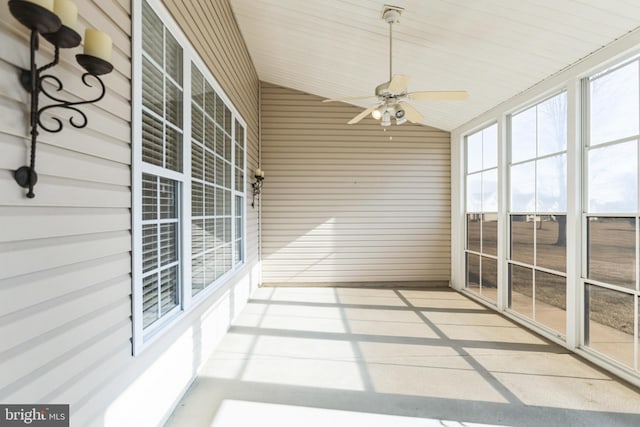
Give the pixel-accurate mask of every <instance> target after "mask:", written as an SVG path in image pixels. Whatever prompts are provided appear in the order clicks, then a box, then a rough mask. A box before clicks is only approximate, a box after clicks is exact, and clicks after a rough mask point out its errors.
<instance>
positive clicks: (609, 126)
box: [589, 61, 640, 145]
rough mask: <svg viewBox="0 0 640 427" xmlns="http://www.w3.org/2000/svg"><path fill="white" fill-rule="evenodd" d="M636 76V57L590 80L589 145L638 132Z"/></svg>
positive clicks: (638, 91) (639, 117)
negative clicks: (634, 59)
mask: <svg viewBox="0 0 640 427" xmlns="http://www.w3.org/2000/svg"><path fill="white" fill-rule="evenodd" d="M638 78H639V76H638V61H634V62H632V63H630V64H628V65H625V66H623V67H621V68H619V69H617V70H615V71H612V72H610V73H608V74H605V75H602V76H599V77H597V78H594V79H592V80H591V82H590V101H591V102H590V105H589V107H590V128H591V132H590V143H591V145H597V144H601V143H603V142H608V141H615V140H618V139H622V138H626V137H629V136H634V135H638V133H639V132H640V130H639V129H638V126H639V120H640V106H639V98H640V90H639V86H638Z"/></svg>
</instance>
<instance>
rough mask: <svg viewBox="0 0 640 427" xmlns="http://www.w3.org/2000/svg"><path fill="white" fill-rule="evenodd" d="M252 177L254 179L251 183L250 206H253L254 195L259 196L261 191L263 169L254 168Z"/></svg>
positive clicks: (254, 201)
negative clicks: (251, 196) (251, 195)
mask: <svg viewBox="0 0 640 427" xmlns="http://www.w3.org/2000/svg"><path fill="white" fill-rule="evenodd" d="M254 178H255V179H256V180H255V181H254V182H252V183H251V187H253V200H252V201H251V207H252V208H255V203H256V196H259V195H260V193H262V182H263V181H264V171H263V170H262V169H260V168H258V169H256V170H255V173H254Z"/></svg>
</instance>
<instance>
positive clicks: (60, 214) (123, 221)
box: [0, 206, 131, 243]
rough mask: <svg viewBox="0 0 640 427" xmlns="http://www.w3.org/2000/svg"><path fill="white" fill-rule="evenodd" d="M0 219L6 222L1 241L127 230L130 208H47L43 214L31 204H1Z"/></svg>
mask: <svg viewBox="0 0 640 427" xmlns="http://www.w3.org/2000/svg"><path fill="white" fill-rule="evenodd" d="M0 222H2V224H3V225H4V226H6V227H5V228H4V230H3V233H2V234H1V235H0V243H3V242H11V241H19V240H32V239H44V238H51V237H62V236H76V235H81V234H90V233H103V232H108V231H120V230H128V229H129V227H130V226H131V214H130V211H129V209H115V208H102V209H96V208H50V209H49V210H48V212H47V213H46V214H44V213H43V212H41V211H40V210H39V209H38V208H34V207H31V206H25V207H19V208H13V209H10V208H7V207H1V206H0Z"/></svg>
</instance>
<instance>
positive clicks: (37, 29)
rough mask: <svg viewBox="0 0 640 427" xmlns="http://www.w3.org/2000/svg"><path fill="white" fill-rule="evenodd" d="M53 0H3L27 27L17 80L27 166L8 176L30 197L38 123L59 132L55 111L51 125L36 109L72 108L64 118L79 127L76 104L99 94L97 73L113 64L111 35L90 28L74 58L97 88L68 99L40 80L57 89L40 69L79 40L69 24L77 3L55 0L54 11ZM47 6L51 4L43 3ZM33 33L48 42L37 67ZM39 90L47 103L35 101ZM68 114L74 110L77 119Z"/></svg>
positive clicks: (81, 121)
mask: <svg viewBox="0 0 640 427" xmlns="http://www.w3.org/2000/svg"><path fill="white" fill-rule="evenodd" d="M53 5H54V0H37V1H33V0H32V1H28V0H9V10H10V11H11V14H12V15H13V16H14V17H15V18H16V19H17V20H18V21H19V22H20V23H21V24H22V25H24V26H25V27H27V28H29V29H30V30H31V40H30V45H29V46H30V53H31V58H30V68H29V69H28V70H21V72H20V83H21V84H22V87H23V88H24V89H25V90H26V91H27V92H29V93H30V94H31V106H30V123H29V125H30V127H31V152H30V163H29V166H22V167H21V168H19V169H17V170H16V171H15V172H14V178H15V180H16V182H17V183H18V185H20V186H21V187H23V188H27V189H28V192H27V197H28V198H30V199H31V198H33V197H35V194H34V192H33V186H34V185H35V184H36V182H37V181H38V175H37V174H36V171H35V162H36V143H37V139H38V128H40V129H42V130H45V131H47V132H51V133H57V132H60V131H61V130H62V128H63V124H62V121H61V120H60V119H58V118H56V117H51V118H50V119H51V120H52V121H53V122H54V123H55V124H54V125H47V124H46V123H43V121H42V113H44V112H45V111H48V110H51V109H55V108H63V109H67V110H71V111H72V115H71V117H70V118H69V124H71V126H73V127H75V128H78V129H81V128H84V127H85V126H87V116H86V115H85V114H84V113H83V112H82V111H81V110H80V109H79V108H78V106H80V105H83V104H91V103H94V102H97V101H99V100H101V99H102V98H103V97H104V95H105V92H106V90H105V86H104V83H103V82H102V80H101V79H100V78H99V77H98V76H100V75H103V74H107V73H110V72H111V71H112V70H113V65H112V64H111V63H110V62H109V61H108V60H107V59H108V58H109V57H110V55H111V39H110V38H109V36H107V35H106V34H104V33H101V32H99V31H97V30H94V29H87V31H86V32H85V50H84V51H85V53H84V54H79V55H76V60H77V61H78V64H80V65H81V66H82V67H83V68H84V69H85V70H86V71H87V72H86V73H85V74H83V75H82V82H83V83H84V85H85V86H87V87H94V86H93V85H92V84H91V83H92V82H91V80H95V81H96V82H97V83H98V85H99V87H100V94H99V95H98V96H97V97H95V98H93V99H90V100H86V101H75V102H72V101H68V100H65V99H62V98H60V97H59V96H56V95H55V94H54V93H52V92H51V91H50V90H48V89H47V86H46V85H45V84H43V83H47V84H51V86H52V87H53V91H54V92H56V93H57V92H60V91H62V90H63V85H62V82H61V81H60V79H58V78H57V77H56V76H53V75H50V74H47V75H43V74H42V72H43V71H45V70H47V69H49V68H52V67H54V66H55V65H57V64H58V61H59V59H60V49H69V48H73V47H76V46H78V45H79V44H80V41H81V40H82V39H81V37H80V34H78V33H77V32H76V31H75V30H74V29H73V28H72V27H73V26H74V23H75V19H77V9H76V8H75V5H74V4H73V3H72V2H71V1H70V0H55V12H57V13H58V14H56V13H54V11H52V8H53ZM49 6H51V7H49ZM39 35H42V37H43V38H44V39H46V40H47V41H48V42H49V43H51V44H52V45H53V46H54V59H53V61H52V62H50V63H49V64H46V65H43V66H41V67H38V65H37V64H36V51H37V50H38V47H39ZM40 95H44V96H46V97H47V98H49V100H51V101H53V103H51V104H48V105H45V106H43V107H40V106H39V101H40ZM74 114H78V115H79V117H80V118H79V119H78V118H77V116H74Z"/></svg>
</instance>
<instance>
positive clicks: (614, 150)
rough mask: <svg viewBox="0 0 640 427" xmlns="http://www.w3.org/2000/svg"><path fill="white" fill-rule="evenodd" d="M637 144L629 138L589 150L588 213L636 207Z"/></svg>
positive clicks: (619, 211) (630, 209)
mask: <svg viewBox="0 0 640 427" xmlns="http://www.w3.org/2000/svg"><path fill="white" fill-rule="evenodd" d="M637 146H638V143H637V142H636V141H629V142H625V143H620V144H614V145H607V146H604V147H598V148H592V149H591V150H589V163H588V166H587V167H588V171H589V183H588V185H589V187H588V193H589V196H588V201H589V208H588V209H589V212H590V213H627V212H636V211H637V210H638V158H637V155H638V154H637V153H638V151H637ZM613 165H615V167H612V166H613Z"/></svg>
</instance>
